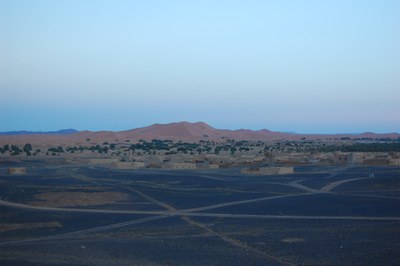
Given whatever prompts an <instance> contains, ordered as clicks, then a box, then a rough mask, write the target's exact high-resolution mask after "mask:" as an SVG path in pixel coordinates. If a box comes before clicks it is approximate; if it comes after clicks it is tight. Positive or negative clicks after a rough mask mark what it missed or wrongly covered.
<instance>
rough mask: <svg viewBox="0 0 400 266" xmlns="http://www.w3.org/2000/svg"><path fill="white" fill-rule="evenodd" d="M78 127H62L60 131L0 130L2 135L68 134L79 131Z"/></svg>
mask: <svg viewBox="0 0 400 266" xmlns="http://www.w3.org/2000/svg"><path fill="white" fill-rule="evenodd" d="M77 132H78V130H76V129H72V128H69V129H61V130H58V131H27V130H19V131H7V132H0V135H68V134H73V133H77Z"/></svg>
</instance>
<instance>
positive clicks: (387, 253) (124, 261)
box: [0, 162, 400, 265]
mask: <svg viewBox="0 0 400 266" xmlns="http://www.w3.org/2000/svg"><path fill="white" fill-rule="evenodd" d="M13 166H26V167H27V170H28V173H27V174H21V175H9V174H7V169H8V167H13ZM295 170H296V173H295V174H292V175H285V176H243V175H240V174H239V172H240V171H239V169H229V170H222V169H221V170H214V171H155V170H141V171H138V170H137V171H122V170H112V169H106V168H92V167H71V166H46V165H44V164H42V163H41V162H30V163H25V164H19V165H17V164H11V163H6V162H2V163H1V164H0V197H1V200H0V265H299V264H300V265H301V264H305V265H321V264H323V265H396V264H399V261H400V241H398V239H399V235H400V167H366V166H365V167H361V166H352V167H316V166H307V167H299V168H296V169H295ZM371 173H374V177H373V178H369V176H370V174H371Z"/></svg>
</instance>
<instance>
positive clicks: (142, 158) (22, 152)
mask: <svg viewBox="0 0 400 266" xmlns="http://www.w3.org/2000/svg"><path fill="white" fill-rule="evenodd" d="M325 146H326V145H325V144H321V143H319V142H315V143H311V144H310V142H304V143H302V142H298V141H297V142H285V143H279V142H275V143H265V142H260V141H234V140H226V141H225V142H222V143H221V142H210V141H200V142H198V143H186V142H181V141H179V142H173V141H169V140H168V141H162V140H151V141H145V140H140V141H138V142H137V143H134V144H131V143H128V142H124V143H114V144H109V143H108V142H104V143H102V144H101V145H99V144H93V145H92V146H89V145H87V146H57V147H43V146H41V147H34V146H32V145H31V144H25V145H24V146H23V147H22V149H21V148H20V147H18V146H16V145H11V146H10V145H4V146H3V147H2V148H0V151H1V153H0V158H1V157H3V158H5V157H6V158H8V160H44V161H46V162H48V163H49V164H85V165H94V166H102V167H112V168H117V169H125V170H127V169H141V168H155V169H218V168H230V167H236V168H240V169H241V173H242V174H249V175H270V174H271V175H272V174H273V175H282V174H291V173H293V172H294V168H293V167H294V166H296V165H308V164H314V165H347V164H349V165H350V164H355V165H400V153H399V152H341V151H324V149H323V148H322V147H325ZM12 171H14V172H15V173H19V170H15V169H14V170H12ZM21 171H22V172H24V171H25V170H21Z"/></svg>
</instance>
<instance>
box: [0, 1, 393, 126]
mask: <svg viewBox="0 0 400 266" xmlns="http://www.w3.org/2000/svg"><path fill="white" fill-rule="evenodd" d="M399 14H400V1H397V0H393V1H389V0H386V1H385V0H382V1H368V0H332V1H330V0H327V1H320V0H315V1H311V0H309V1H307V0H305V1H300V0H298V1H294V0H293V1H290V0H280V1H252V0H246V1H234V0H230V1H222V0H220V1H219V0H212V1H207V0H206V1H203V0H202V1H173V0H171V1H162V0H160V1H151V0H149V1H94V0H93V1H78V0H77V1H71V0H68V1H19V0H9V1H5V0H0V92H1V95H0V101H1V103H0V121H1V123H0V131H9V130H22V129H25V130H57V129H61V128H76V129H78V130H84V129H89V130H123V129H131V128H134V127H140V126H146V125H149V124H152V123H167V122H175V121H183V120H187V121H191V122H196V121H204V122H207V123H209V124H210V125H212V126H214V127H216V128H230V129H238V128H250V129H261V128H268V129H271V130H277V131H296V132H302V133H342V132H350V133H353V132H363V131H375V132H393V131H397V132H399V131H400V104H399V103H400V48H399V47H400V16H399Z"/></svg>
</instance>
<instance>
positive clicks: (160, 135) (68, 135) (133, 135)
mask: <svg viewBox="0 0 400 266" xmlns="http://www.w3.org/2000/svg"><path fill="white" fill-rule="evenodd" d="M17 132H18V133H16V132H14V133H12V134H10V133H8V134H4V133H3V134H0V144H3V145H4V144H10V143H27V142H30V143H37V144H43V145H44V144H60V145H62V144H65V145H82V144H89V143H103V142H108V143H115V142H119V143H122V142H131V143H132V142H137V141H139V140H141V139H143V140H152V139H161V140H172V141H185V142H198V141H202V140H204V141H207V140H209V141H223V140H226V139H234V140H250V141H285V140H317V139H319V140H332V139H343V140H345V139H399V138H400V134H398V133H387V134H376V133H371V132H366V133H362V134H296V133H286V132H275V131H270V130H268V129H260V130H250V129H238V130H229V129H216V128H214V127H211V126H210V125H208V124H206V123H204V122H196V123H190V122H185V121H184V122H176V123H169V124H153V125H150V126H147V127H142V128H135V129H131V130H125V131H76V130H74V129H64V130H59V131H52V132H29V131H17Z"/></svg>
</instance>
